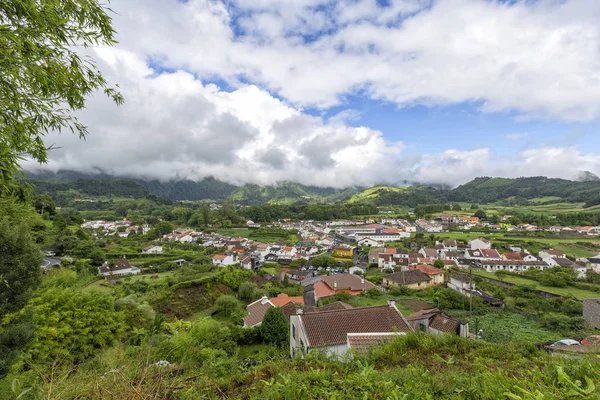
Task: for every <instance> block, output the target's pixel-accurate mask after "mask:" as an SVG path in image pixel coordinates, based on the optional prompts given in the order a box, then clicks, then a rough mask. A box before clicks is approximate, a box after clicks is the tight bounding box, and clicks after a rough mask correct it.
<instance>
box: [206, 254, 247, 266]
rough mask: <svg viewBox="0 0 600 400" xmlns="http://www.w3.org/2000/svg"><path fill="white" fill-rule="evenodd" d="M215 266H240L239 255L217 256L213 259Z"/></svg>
mask: <svg viewBox="0 0 600 400" xmlns="http://www.w3.org/2000/svg"><path fill="white" fill-rule="evenodd" d="M212 262H213V265H217V266H219V267H226V266H227V265H233V264H238V263H239V262H240V260H239V259H238V254H237V253H226V254H217V255H215V256H214V257H213V259H212Z"/></svg>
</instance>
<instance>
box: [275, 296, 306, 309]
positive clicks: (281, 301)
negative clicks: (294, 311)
mask: <svg viewBox="0 0 600 400" xmlns="http://www.w3.org/2000/svg"><path fill="white" fill-rule="evenodd" d="M269 301H270V302H271V304H273V305H274V306H275V307H283V306H285V305H286V304H287V303H289V302H292V303H296V304H304V296H288V295H287V294H285V293H280V294H279V295H277V297H271V298H270V299H269Z"/></svg>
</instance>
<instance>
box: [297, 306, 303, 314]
mask: <svg viewBox="0 0 600 400" xmlns="http://www.w3.org/2000/svg"><path fill="white" fill-rule="evenodd" d="M303 313H304V309H303V308H302V307H300V308H297V309H296V315H302V314H303Z"/></svg>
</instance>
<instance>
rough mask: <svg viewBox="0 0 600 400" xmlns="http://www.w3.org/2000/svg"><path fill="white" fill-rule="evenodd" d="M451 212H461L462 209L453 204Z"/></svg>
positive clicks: (458, 205)
mask: <svg viewBox="0 0 600 400" xmlns="http://www.w3.org/2000/svg"><path fill="white" fill-rule="evenodd" d="M452 210H453V211H462V207H461V206H460V204H454V205H453V206H452Z"/></svg>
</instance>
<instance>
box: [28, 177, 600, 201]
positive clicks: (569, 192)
mask: <svg viewBox="0 0 600 400" xmlns="http://www.w3.org/2000/svg"><path fill="white" fill-rule="evenodd" d="M580 178H581V179H580V180H577V181H571V180H567V179H560V178H548V177H544V176H534V177H520V178H497V177H486V176H483V177H477V178H475V179H473V180H471V181H469V182H466V183H465V184H463V185H460V186H458V187H456V188H452V189H447V188H444V187H440V186H437V187H434V186H429V185H420V184H412V185H404V186H391V185H375V186H372V187H369V188H364V187H358V186H353V187H348V188H342V189H338V188H332V187H317V186H308V185H302V184H300V183H297V182H291V181H281V182H277V183H275V184H273V185H257V184H244V185H235V184H231V183H227V182H224V181H221V180H219V179H216V178H214V177H206V178H203V179H202V180H199V181H191V180H172V181H167V182H161V181H158V180H143V179H139V178H127V177H113V176H110V175H107V174H103V173H101V172H100V173H98V174H89V173H78V172H75V171H58V172H56V173H53V172H47V171H43V172H41V173H28V174H27V175H26V179H27V180H28V181H29V182H31V183H32V185H33V186H34V188H35V190H36V191H37V192H40V193H48V194H56V193H57V192H61V193H65V192H69V191H71V193H73V192H79V193H81V194H83V195H87V196H102V195H108V196H110V195H112V196H123V197H133V198H139V197H146V196H157V197H161V198H167V199H170V200H190V201H198V200H211V201H224V200H230V201H232V202H235V203H236V204H240V205H254V204H297V203H305V204H306V203H335V202H348V203H370V204H374V205H378V206H389V205H397V206H407V207H415V206H417V205H419V204H436V203H437V204H439V203H452V202H470V203H483V204H486V203H494V202H499V201H514V200H530V199H538V198H544V197H553V198H558V199H560V201H564V202H573V203H585V204H586V206H591V205H596V204H600V178H598V177H597V176H596V175H595V174H592V173H590V172H589V171H584V172H582V174H580ZM596 178H597V179H596ZM557 201H559V200H557Z"/></svg>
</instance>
